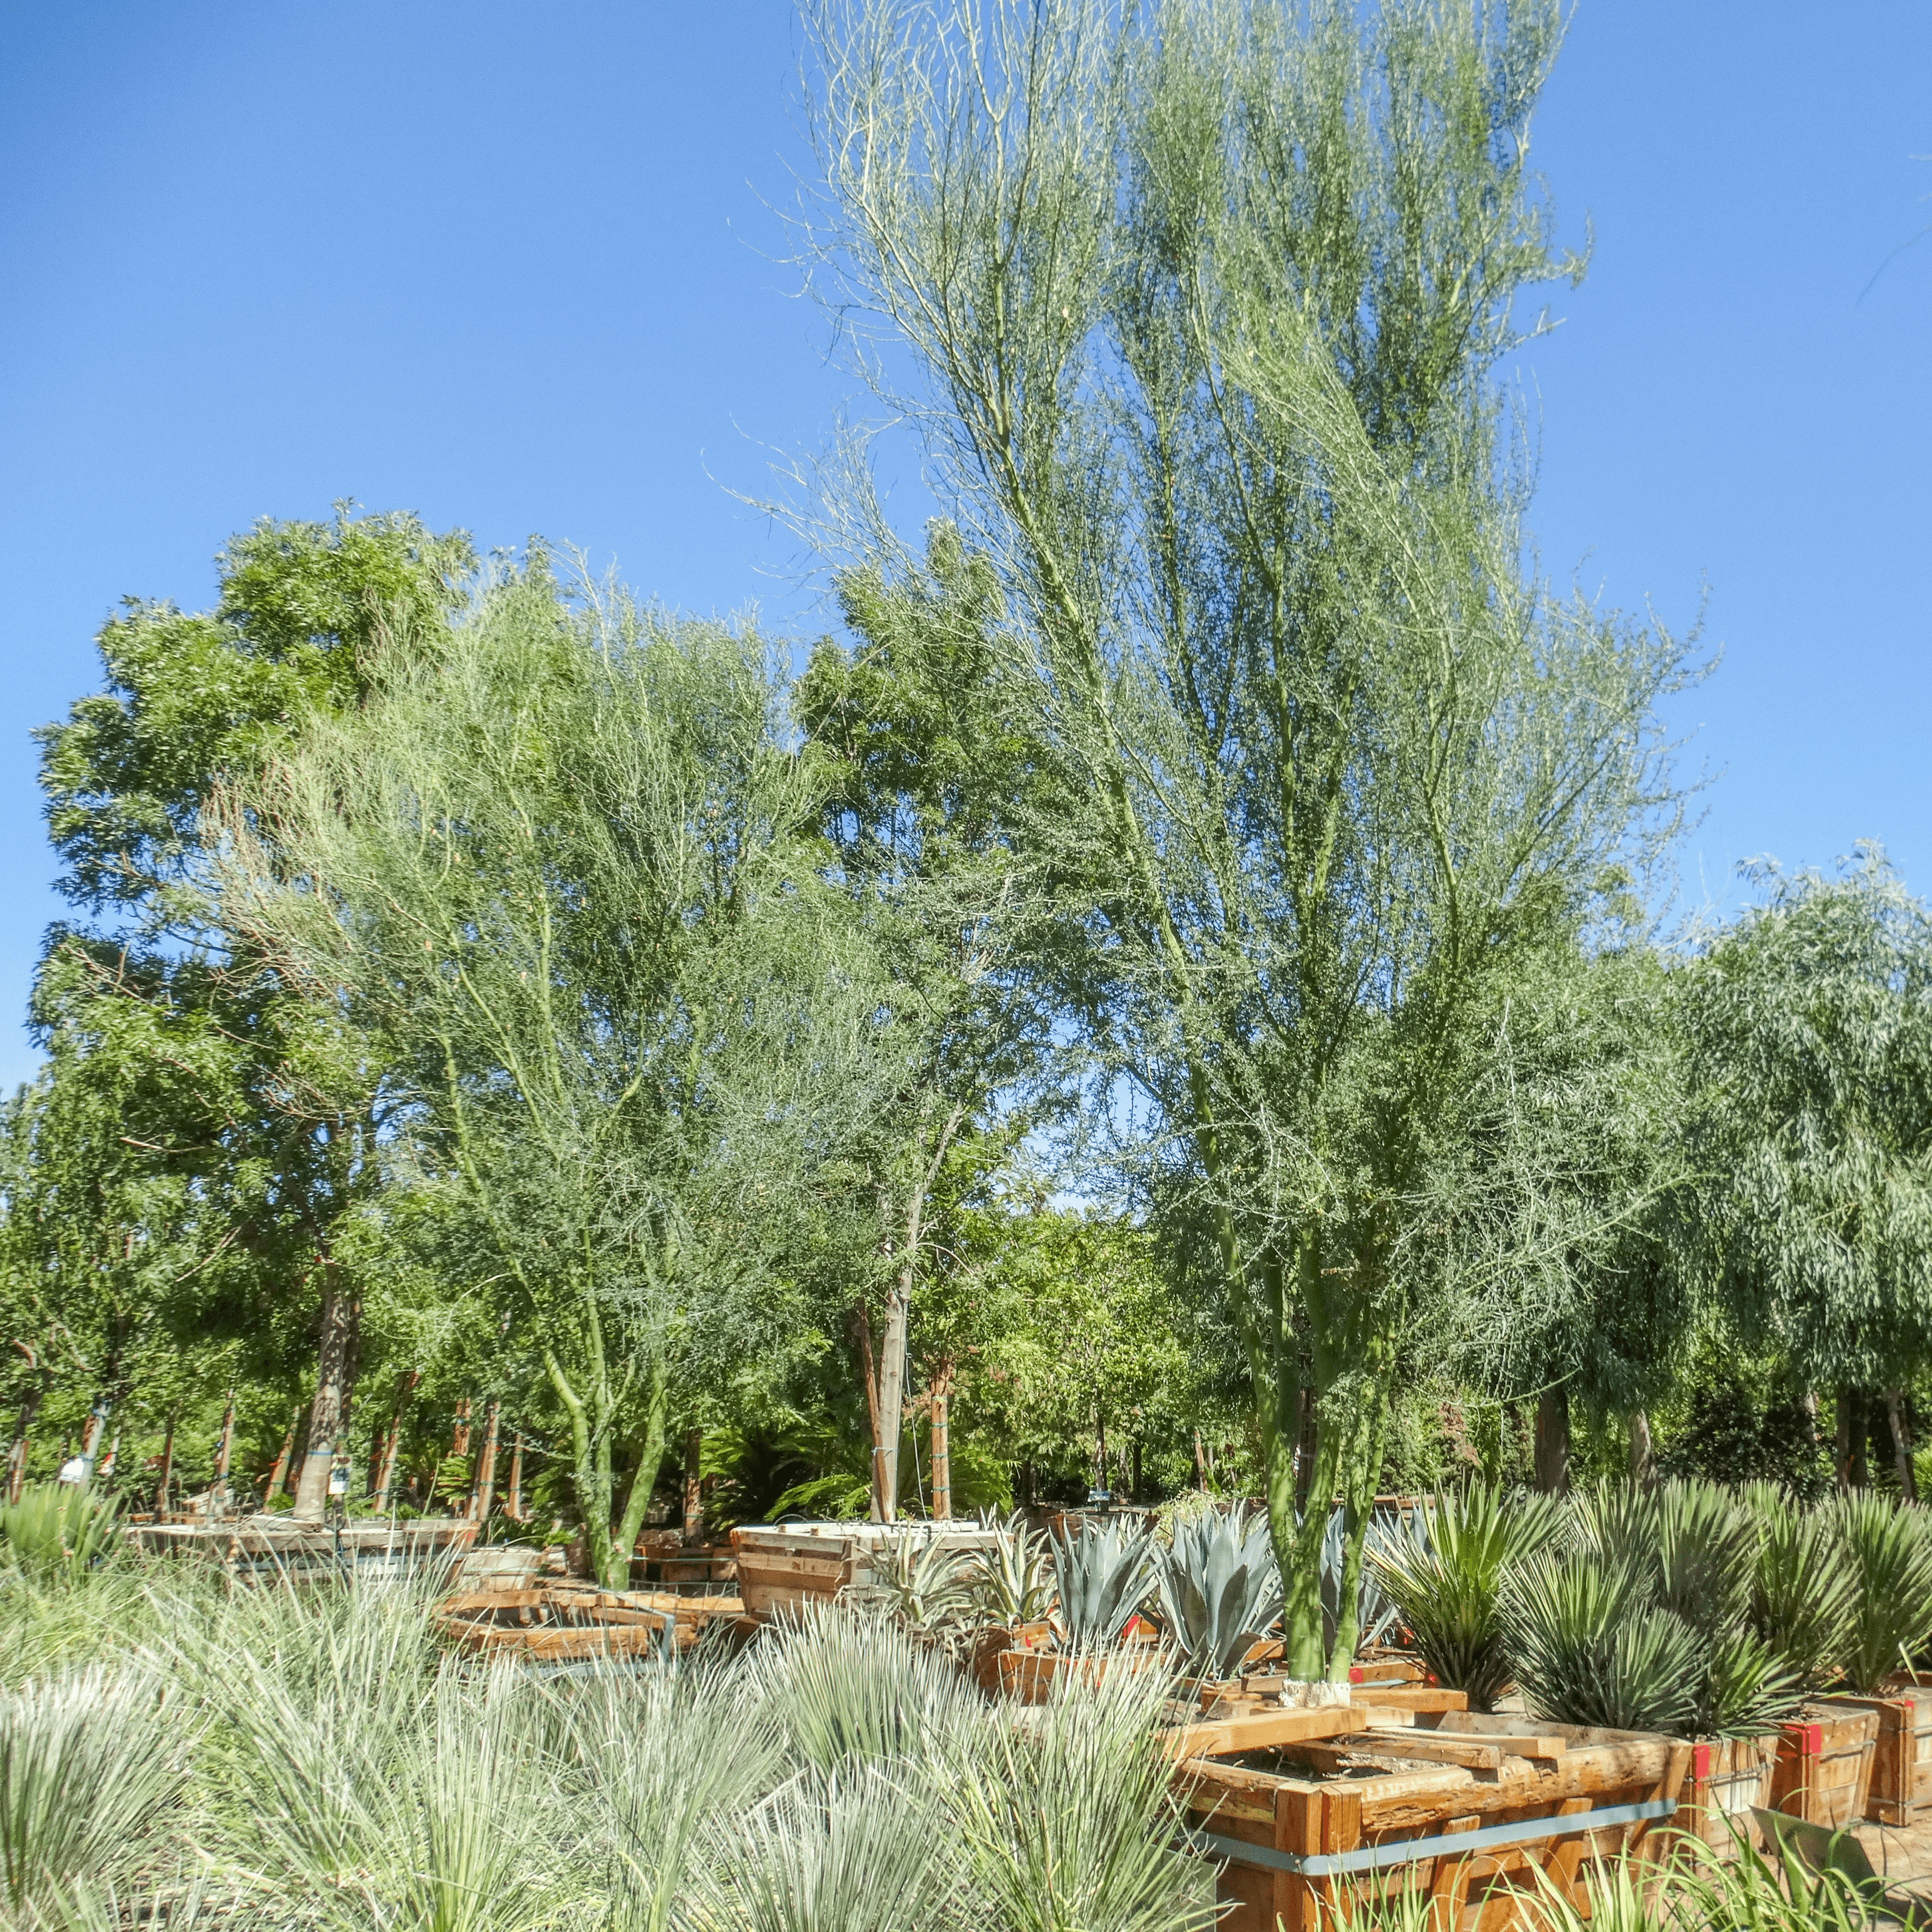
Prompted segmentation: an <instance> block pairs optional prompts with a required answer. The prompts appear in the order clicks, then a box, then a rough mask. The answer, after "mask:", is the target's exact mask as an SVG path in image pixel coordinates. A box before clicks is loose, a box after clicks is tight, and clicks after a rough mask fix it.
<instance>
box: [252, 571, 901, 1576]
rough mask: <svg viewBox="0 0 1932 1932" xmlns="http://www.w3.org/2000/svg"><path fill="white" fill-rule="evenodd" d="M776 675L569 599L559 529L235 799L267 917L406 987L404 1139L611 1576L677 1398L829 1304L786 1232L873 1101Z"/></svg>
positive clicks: (317, 996) (348, 983)
mask: <svg viewBox="0 0 1932 1932" xmlns="http://www.w3.org/2000/svg"><path fill="white" fill-rule="evenodd" d="M778 703H779V691H778V686H777V684H776V682H775V679H774V677H773V676H772V673H771V672H770V670H769V668H768V667H767V666H766V664H765V663H764V661H763V657H762V647H761V646H760V644H759V643H758V642H757V640H756V639H755V638H754V637H749V636H745V635H740V634H736V633H733V632H731V631H727V630H725V629H724V628H720V627H718V626H715V625H703V624H697V623H678V622H671V621H670V620H669V619H664V618H662V617H660V616H656V615H655V614H652V613H647V612H645V611H642V610H638V609H637V608H636V607H634V606H633V605H632V604H630V603H629V602H628V601H627V600H625V598H622V596H621V595H618V594H616V593H615V592H608V593H604V592H596V593H593V594H592V595H589V596H588V597H587V598H585V599H584V600H583V601H580V602H577V603H573V602H572V601H571V599H570V598H568V597H567V596H566V595H565V593H564V592H563V591H562V588H561V586H559V583H558V582H557V581H556V579H555V577H553V574H551V572H550V568H549V567H548V564H547V559H545V558H544V556H542V555H541V553H539V554H538V556H536V557H535V558H534V559H532V562H531V564H530V565H529V568H526V569H525V570H523V571H520V572H517V573H515V574H511V575H508V576H507V577H504V578H502V579H501V580H498V581H496V582H494V583H492V584H490V586H487V588H485V589H483V590H481V592H479V593H478V595H477V597H476V598H475V601H473V602H472V605H471V607H469V609H468V610H466V612H465V613H464V615H463V621H462V622H460V623H458V624H457V625H454V626H453V627H452V628H450V629H449V631H447V633H446V634H443V635H441V636H440V637H437V639H435V640H434V641H433V643H430V644H428V645H426V646H423V647H421V648H416V649H411V648H408V647H407V646H404V644H402V643H400V642H399V643H398V645H397V646H396V647H395V649H393V650H392V652H389V654H388V655H387V656H386V658H385V660H384V662H383V676H382V681H381V684H380V688H379V689H378V690H377V691H375V692H374V693H372V694H371V697H370V698H369V699H368V700H367V702H365V704H364V706H362V709H361V710H360V711H359V712H358V713H356V715H353V717H347V716H346V717H344V718H341V719H339V720H338V721H333V722H332V723H330V724H327V725H326V726H324V725H317V726H316V727H314V728H312V729H311V730H310V731H309V732H308V733H305V736H304V738H303V739H302V742H301V743H300V745H298V746H295V747H293V748H291V749H290V752H289V753H288V754H287V755H286V756H285V757H282V758H281V759H278V760H276V761H275V763H273V764H272V766H270V767H269V768H268V769H267V770H266V772H265V774H264V775H263V777H262V778H261V779H260V780H259V781H253V782H251V783H250V784H246V785H244V786H242V787H238V788H237V789H236V790H235V791H234V792H233V793H232V794H231V795H230V796H229V799H228V800H227V802H226V808H225V812H224V815H223V832H224V835H225V838H226V841H227V843H226V848H225V849H226V851H227V853H229V857H228V859H227V860H226V865H227V868H228V871H227V877H228V883H227V884H226V886H225V888H224V889H225V890H226V892H227V894H228V896H229V902H230V903H231V904H235V903H238V902H239V901H241V900H242V899H243V898H247V899H248V913H247V916H246V922H247V925H248V930H249V932H250V934H251V944H255V945H257V947H260V949H261V950H263V952H264V953H265V954H269V955H272V956H274V957H275V958H276V959H277V960H278V962H279V964H280V967H281V970H282V971H284V972H285V973H286V974H288V975H289V976H290V977H291V978H294V977H300V978H301V979H302V982H303V983H304V984H305V986H306V987H307V988H308V994H309V997H310V998H311V999H312V1000H314V1001H318V1002H321V1001H326V1000H328V999H329V998H338V997H347V995H346V993H345V992H344V989H356V990H355V994H354V997H355V998H356V1000H357V1001H359V1002H360V1003H361V1004H362V1005H363V1006H364V1007H366V1009H367V1010H368V1011H370V1012H371V1013H374V1014H376V1015H377V1016H380V1021H381V1023H382V1025H383V1026H384V1028H386V1034H387V1037H388V1039H389V1043H390V1046H391V1049H392V1052H393V1054H394V1055H395V1060H396V1064H397V1065H398V1068H399V1070H401V1074H402V1075H403V1076H407V1079H408V1080H409V1082H410V1088H411V1091H412V1092H413V1095H414V1096H415V1100H416V1105H415V1108H414V1109H413V1112H412V1113H411V1115H410V1117H409V1118H408V1121H407V1126H406V1128H405V1130H404V1132H405V1135H406V1138H407V1143H408V1146H409V1148H410V1152H411V1154H412V1157H413V1160H415V1161H416V1163H417V1164H418V1165H419V1166H420V1168H421V1169H422V1170H423V1171H424V1172H425V1173H427V1174H428V1175H437V1174H446V1175H449V1176H451V1177H452V1178H453V1180H454V1181H455V1183H457V1184H460V1187H461V1188H462V1190H463V1193H464V1195H465V1196H466V1199H467V1200H468V1202H469V1204H470V1207H471V1209H472V1214H471V1217H470V1239H471V1242H472V1248H473V1250H474V1252H473V1254H472V1258H471V1259H470V1260H469V1262H468V1263H467V1264H466V1265H464V1266H463V1268H461V1272H462V1274H463V1276H464V1278H466V1279H468V1280H472V1281H478V1282H487V1281H491V1280H493V1282H494V1283H495V1285H496V1292H498V1293H499V1294H500V1295H501V1297H502V1302H501V1306H502V1319H503V1322H504V1324H505V1329H506V1331H507V1334H506V1346H520V1347H521V1348H523V1349H525V1350H526V1352H528V1353H529V1355H531V1356H532V1358H534V1359H535V1361H537V1362H538V1363H539V1364H541V1373H542V1375H543V1377H544V1379H545V1381H546V1382H547V1385H548V1387H549V1389H550V1391H551V1393H552V1394H553V1396H554V1398H555V1400H556V1403H557V1404H558V1405H559V1406H560V1409H561V1411H562V1414H563V1415H564V1416H565V1418H566V1421H567V1425H568V1433H569V1436H570V1439H571V1466H572V1472H573V1478H574V1488H575V1493H576V1499H577V1505H578V1508H579V1509H580V1511H581V1514H582V1517H583V1523H584V1525H585V1526H586V1531H587V1532H588V1533H589V1538H590V1546H591V1550H592V1560H593V1562H594V1564H595V1569H596V1571H597V1574H598V1576H599V1577H601V1578H603V1579H604V1580H606V1581H609V1582H618V1581H621V1580H622V1577H623V1576H624V1575H625V1569H626V1565H628V1559H629V1553H630V1550H631V1545H632V1544H633V1543H634V1541H635V1538H636V1536H637V1531H638V1527H639V1526H640V1523H641V1522H642V1520H643V1515H644V1512H645V1511H646V1508H647V1507H648V1505H649V1499H650V1495H651V1490H652V1486H653V1484H654V1482H655V1478H656V1476H657V1472H658V1463H659V1461H660V1459H661V1454H662V1451H663V1448H664V1441H665V1436H666V1427H667V1418H668V1416H669V1415H670V1412H671V1409H672V1406H673V1403H674V1402H676V1401H677V1400H680V1399H688V1397H689V1396H690V1394H691V1393H692V1392H693V1391H694V1388H697V1387H702V1386H703V1385H704V1383H705V1382H706V1379H707V1378H709V1379H716V1378H718V1377H720V1376H725V1375H727V1374H728V1373H730V1364H731V1363H732V1362H733V1361H734V1360H735V1359H736V1358H739V1357H742V1356H746V1355H766V1356H767V1357H772V1358H776V1357H778V1356H781V1355H782V1354H783V1352H784V1351H785V1350H786V1349H787V1348H788V1347H790V1346H793V1344H794V1342H795V1340H796V1337H797V1336H798V1335H799V1332H800V1331H801V1329H802V1328H804V1327H806V1326H807V1325H806V1324H805V1323H803V1322H802V1321H801V1320H800V1319H799V1315H798V1312H797V1310H796V1309H795V1307H794V1306H793V1298H792V1297H791V1295H790V1290H789V1288H788V1286H787V1281H786V1280H785V1278H784V1275H783V1272H782V1270H781V1268H780V1267H779V1266H778V1265H777V1260H776V1256H777V1254H778V1250H779V1249H780V1248H781V1247H782V1241H781V1235H783V1233H784V1232H785V1231H786V1230H787V1229H788V1227H789V1226H790V1223H791V1222H792V1221H793V1220H794V1219H795V1218H796V1213H797V1212H798V1208H799V1188H800V1187H801V1184H802V1182H803V1181H805V1180H806V1179H808V1177H809V1176H810V1175H811V1173H812V1172H814V1170H815V1169H816V1167H817V1165H818V1163H820V1160H821V1158H822V1150H823V1148H825V1147H826V1146H829V1145H838V1137H839V1136H840V1133H841V1130H842V1127H843V1124H844V1121H845V1119H846V1118H847V1113H848V1112H849V1110H850V1109H852V1108H853V1107H856V1106H862V1105H863V1104H864V1097H863V1093H862V1084H861V1083H860V1082H856V1081H855V1079H854V1078H853V1065H854V1064H855V1062H856V1060H857V1059H858V1058H859V1055H858V1050H857V1044H856V1043H857V1041H858V1039H859V1036H860V1035H861V1034H862V1031H863V1030H864V1028H865V1025H866V1024H867V1023H868V1016H869V1013H870V1010H871V1007H870V1002H869V999H868V995H867V994H866V992H865V986H866V984H867V983H866V982H865V981H864V980H863V979H862V977H860V978H858V979H856V980H855V981H854V983H853V984H854V987H855V989H856V992H849V993H848V991H847V986H846V977H847V976H846V974H845V971H844V959H845V949H844V948H843V947H842V946H841V933H842V930H843V925H844V915H843V911H842V904H841V901H839V900H838V898H836V897H835V895H829V894H827V893H826V892H824V891H823V889H822V888H820V886H818V885H817V881H816V880H815V879H814V874H813V872H812V871H811V859H812V857H813V856H814V855H813V852H812V850H811V845H810V843H809V841H808V839H806V838H802V837H801V836H800V834H801V832H802V831H805V830H806V829H808V828H809V826H810V824H811V821H812V820H813V819H814V817H815V815H816V812H817V805H818V800H819V796H820V789H821V781H820V777H819V775H818V773H817V769H816V766H815V763H814V760H812V759H811V758H810V757H801V756H799V754H797V753H796V752H795V751H793V750H791V749H790V748H787V746H786V745H785V744H784V742H783V741H782V738H781V732H780V729H779V725H780V718H781V714H780V712H779V709H778ZM841 1029H842V1031H841ZM446 1227H447V1228H448V1229H450V1230H451V1231H452V1233H455V1232H460V1229H459V1225H458V1224H457V1223H453V1222H450V1221H448V1220H446ZM679 1385H682V1387H680V1386H679ZM620 1451H628V1452H629V1454H630V1457H631V1478H630V1481H629V1482H628V1486H627V1487H626V1488H625V1490H624V1492H623V1493H622V1495H621V1496H619V1494H618V1493H616V1469H617V1466H618V1458H619V1452H620Z"/></svg>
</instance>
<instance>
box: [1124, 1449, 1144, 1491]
mask: <svg viewBox="0 0 1932 1932" xmlns="http://www.w3.org/2000/svg"><path fill="white" fill-rule="evenodd" d="M1127 1496H1128V1498H1129V1499H1130V1501H1132V1502H1139V1501H1140V1499H1141V1439H1140V1438H1139V1436H1136V1437H1135V1438H1134V1460H1133V1474H1132V1475H1130V1478H1128V1488H1127Z"/></svg>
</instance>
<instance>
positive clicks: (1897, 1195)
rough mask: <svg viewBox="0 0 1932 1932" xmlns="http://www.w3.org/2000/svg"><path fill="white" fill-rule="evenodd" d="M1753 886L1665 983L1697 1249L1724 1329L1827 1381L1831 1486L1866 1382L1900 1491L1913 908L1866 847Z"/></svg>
mask: <svg viewBox="0 0 1932 1932" xmlns="http://www.w3.org/2000/svg"><path fill="white" fill-rule="evenodd" d="M1759 877H1760V882H1761V883H1764V884H1766V885H1767V886H1769V896H1768V897H1767V898H1766V901H1765V903H1764V904H1762V905H1760V906H1759V907H1756V908H1754V910H1751V911H1750V912H1748V913H1746V914H1745V916H1743V917H1742V918H1741V919H1739V921H1738V922H1736V925H1735V926H1732V927H1731V928H1730V929H1727V930H1726V931H1724V932H1721V933H1720V934H1718V935H1716V936H1715V938H1714V939H1713V941H1712V943H1711V944H1710V945H1709V947H1707V948H1706V949H1705V950H1704V951H1703V953H1701V954H1700V955H1699V956H1698V957H1697V959H1694V961H1693V962H1691V965H1690V966H1689V967H1688V969H1687V970H1685V971H1684V972H1683V973H1682V974H1681V975H1679V977H1678V980H1677V987H1678V991H1679V995H1680V999H1681V1007H1682V1013H1683V1014H1684V1016H1685V1031H1686V1034H1687V1036H1688V1041H1689V1049H1690V1058H1691V1067H1692V1069H1693V1073H1694V1079H1695V1080H1696V1082H1697V1088H1698V1104H1697V1107H1696V1109H1695V1111H1694V1115H1693V1116H1692V1119H1693V1123H1694V1133H1693V1142H1692V1144H1693V1146H1694V1149H1695V1151H1696V1154H1697V1160H1698V1167H1699V1170H1700V1177H1701V1181H1702V1185H1701V1186H1700V1190H1699V1193H1698V1197H1697V1206H1698V1208H1699V1211H1700V1212H1699V1217H1698V1232H1700V1235H1701V1236H1702V1237H1703V1240H1702V1242H1701V1244H1700V1245H1701V1246H1702V1247H1703V1253H1704V1255H1705V1256H1706V1258H1707V1259H1708V1262H1709V1265H1710V1266H1711V1268H1712V1272H1713V1275H1714V1278H1715V1280H1716V1282H1717V1283H1718V1286H1719V1289H1720V1292H1721V1295H1722V1298H1723V1301H1724V1304H1725V1307H1726V1310H1727V1313H1729V1315H1730V1318H1731V1319H1732V1321H1733V1323H1734V1325H1736V1331H1737V1332H1738V1333H1739V1334H1740V1335H1741V1336H1742V1337H1744V1338H1745V1340H1746V1341H1747V1342H1748V1343H1750V1344H1752V1345H1755V1346H1759V1347H1762V1348H1766V1349H1769V1351H1772V1352H1775V1353H1776V1354H1777V1355H1779V1356H1781V1357H1782V1358H1783V1359H1784V1361H1786V1362H1787V1363H1788V1364H1790V1368H1791V1370H1792V1372H1793V1377H1794V1379H1795V1380H1796V1382H1797V1383H1798V1385H1799V1388H1801V1389H1802V1390H1803V1391H1806V1392H1807V1394H1808V1397H1809V1396H1810V1395H1811V1394H1812V1392H1815V1391H1817V1389H1818V1388H1820V1387H1824V1388H1835V1389H1836V1391H1837V1393H1838V1404H1837V1406H1838V1430H1839V1453H1838V1480H1839V1482H1840V1484H1841V1485H1843V1484H1845V1483H1846V1481H1848V1480H1849V1472H1850V1466H1851V1464H1852V1460H1853V1458H1854V1454H1855V1450H1856V1448H1857V1446H1858V1445H1857V1444H1856V1443H1855V1442H1854V1439H1853V1437H1852V1433H1851V1422H1852V1415H1853V1412H1854V1411H1855V1409H1856V1408H1857V1407H1858V1404H1859V1401H1860V1397H1861V1394H1862V1392H1864V1391H1875V1392H1879V1393H1881V1394H1882V1397H1883V1400H1884V1402H1885V1407H1886V1409H1887V1411H1888V1421H1889V1423H1890V1424H1891V1437H1892V1443H1893V1451H1894V1456H1895V1457H1896V1459H1897V1472H1898V1482H1899V1487H1900V1491H1901V1493H1903V1494H1904V1495H1906V1496H1914V1495H1915V1492H1916V1487H1917V1485H1916V1483H1915V1478H1914V1474H1913V1469H1912V1443H1911V1438H1910V1434H1909V1416H1908V1413H1907V1410H1906V1391H1907V1390H1908V1389H1909V1386H1910V1385H1911V1383H1912V1381H1913V1380H1914V1379H1915V1378H1916V1377H1917V1376H1918V1375H1920V1374H1921V1373H1923V1371H1924V1367H1925V1365H1926V1364H1927V1362H1928V1361H1932V1300H1928V1298H1927V1294H1926V1286H1925V1285H1926V1281H1927V1276H1928V1274H1932V913H1928V912H1927V908H1926V907H1925V906H1924V904H1923V903H1922V902H1921V901H1919V900H1918V899H1916V898H1913V897H1912V895H1911V894H1909V892H1906V890H1905V889H1904V887H1903V885H1902V884H1901V883H1900V881H1899V879H1898V877H1897V874H1895V873H1894V871H1892V869H1891V867H1890V865H1888V863H1887V862H1886V860H1885V856H1884V854H1883V853H1882V852H1881V851H1880V850H1879V849H1878V848H1877V847H1875V846H1866V847H1861V850H1860V851H1859V852H1858V854H1857V856H1855V859H1853V860H1852V862H1849V863H1847V864H1846V865H1843V867H1841V869H1840V871H1839V872H1838V875H1837V876H1835V877H1826V876H1825V875H1823V874H1820V873H1817V872H1799V873H1796V874H1779V873H1778V872H1776V871H1769V870H1767V871H1764V872H1762V873H1760V875H1759ZM1807 1406H1808V1407H1810V1406H1812V1404H1811V1401H1809V1400H1808V1403H1807Z"/></svg>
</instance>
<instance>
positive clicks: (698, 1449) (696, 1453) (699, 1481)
mask: <svg viewBox="0 0 1932 1932" xmlns="http://www.w3.org/2000/svg"><path fill="white" fill-rule="evenodd" d="M703 1468H704V1432H703V1430H701V1429H687V1430H685V1432H684V1540H685V1542H687V1543H701V1542H703V1540H704V1474H703Z"/></svg>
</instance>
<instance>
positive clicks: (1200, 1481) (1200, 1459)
mask: <svg viewBox="0 0 1932 1932" xmlns="http://www.w3.org/2000/svg"><path fill="white" fill-rule="evenodd" d="M1194 1487H1196V1489H1197V1490H1205V1489H1206V1488H1207V1487H1208V1451H1206V1450H1205V1448H1202V1442H1201V1431H1200V1429H1199V1427H1198V1426H1197V1427H1196V1429H1195V1431H1194Z"/></svg>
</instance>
